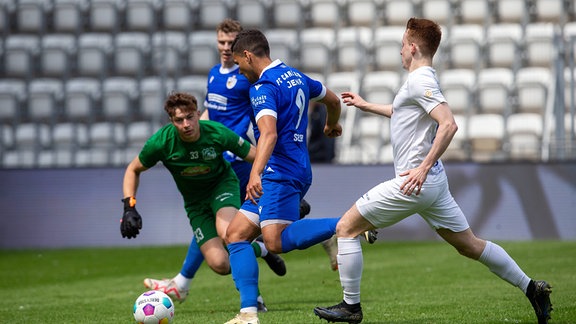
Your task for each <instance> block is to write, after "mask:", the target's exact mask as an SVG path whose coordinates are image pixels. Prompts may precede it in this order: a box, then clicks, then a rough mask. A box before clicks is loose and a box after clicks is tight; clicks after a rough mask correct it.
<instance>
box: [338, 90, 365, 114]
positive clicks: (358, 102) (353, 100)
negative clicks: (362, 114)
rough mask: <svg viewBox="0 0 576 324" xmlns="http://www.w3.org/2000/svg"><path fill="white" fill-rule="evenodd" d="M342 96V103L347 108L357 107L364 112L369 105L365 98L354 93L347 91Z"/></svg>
mask: <svg viewBox="0 0 576 324" xmlns="http://www.w3.org/2000/svg"><path fill="white" fill-rule="evenodd" d="M340 96H341V97H342V101H343V102H344V104H345V105H346V106H355V107H357V108H360V109H361V110H364V107H365V106H366V104H367V102H366V101H365V100H364V98H362V97H360V95H359V94H357V93H354V92H349V91H345V92H342V94H341V95H340Z"/></svg>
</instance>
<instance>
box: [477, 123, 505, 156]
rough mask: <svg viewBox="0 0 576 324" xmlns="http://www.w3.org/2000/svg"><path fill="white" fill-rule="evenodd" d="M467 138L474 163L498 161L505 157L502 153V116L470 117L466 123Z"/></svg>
mask: <svg viewBox="0 0 576 324" xmlns="http://www.w3.org/2000/svg"><path fill="white" fill-rule="evenodd" d="M468 138H469V142H470V148H471V152H472V153H471V157H472V159H473V160H474V161H479V162H489V161H498V160H503V159H504V158H505V157H506V156H505V153H504V151H503V148H504V141H505V124H504V117H503V116H502V115H498V114H475V115H471V116H470V118H469V122H468Z"/></svg>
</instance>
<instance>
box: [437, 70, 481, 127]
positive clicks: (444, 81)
mask: <svg viewBox="0 0 576 324" xmlns="http://www.w3.org/2000/svg"><path fill="white" fill-rule="evenodd" d="M439 76H440V87H441V88H442V93H443V94H444V97H445V98H446V100H447V101H448V105H449V106H450V109H451V110H452V112H453V113H454V114H455V115H462V116H468V115H470V114H471V113H474V109H475V98H474V91H475V87H476V72H475V71H474V70H472V69H448V70H444V71H442V73H440V75H439Z"/></svg>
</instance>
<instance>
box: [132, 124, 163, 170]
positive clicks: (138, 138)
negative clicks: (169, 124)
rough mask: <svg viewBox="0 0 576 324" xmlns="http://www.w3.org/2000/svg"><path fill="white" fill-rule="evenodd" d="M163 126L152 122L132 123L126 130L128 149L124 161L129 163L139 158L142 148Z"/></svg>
mask: <svg viewBox="0 0 576 324" xmlns="http://www.w3.org/2000/svg"><path fill="white" fill-rule="evenodd" d="M160 126H161V124H159V123H155V122H150V121H139V122H135V123H130V124H129V125H128V126H127V130H126V149H125V151H124V161H125V163H129V162H130V161H132V160H133V159H134V157H136V156H138V154H139V153H140V151H141V150H142V147H143V146H144V144H145V143H146V141H147V140H148V138H150V136H152V134H154V133H155V132H156V131H157V130H158V129H160Z"/></svg>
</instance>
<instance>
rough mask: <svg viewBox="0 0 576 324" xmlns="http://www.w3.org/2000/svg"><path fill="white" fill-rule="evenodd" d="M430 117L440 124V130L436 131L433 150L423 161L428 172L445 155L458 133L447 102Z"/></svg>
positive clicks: (433, 110) (438, 107)
mask: <svg viewBox="0 0 576 324" xmlns="http://www.w3.org/2000/svg"><path fill="white" fill-rule="evenodd" d="M430 117H432V119H434V120H435V121H436V122H437V123H438V128H437V129H436V137H435V138H434V142H433V143H432V148H431V149H430V152H428V155H427V156H426V158H425V159H424V161H422V166H423V167H425V168H427V169H428V170H430V169H431V168H432V166H434V164H435V163H436V161H438V159H440V157H441V156H442V154H444V152H445V151H446V149H447V148H448V145H450V142H452V138H453V137H454V134H456V131H458V125H456V121H455V120H454V115H452V111H451V110H450V107H449V106H448V104H447V103H446V102H442V103H440V104H438V105H437V106H436V107H435V108H434V109H432V111H431V112H430Z"/></svg>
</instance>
